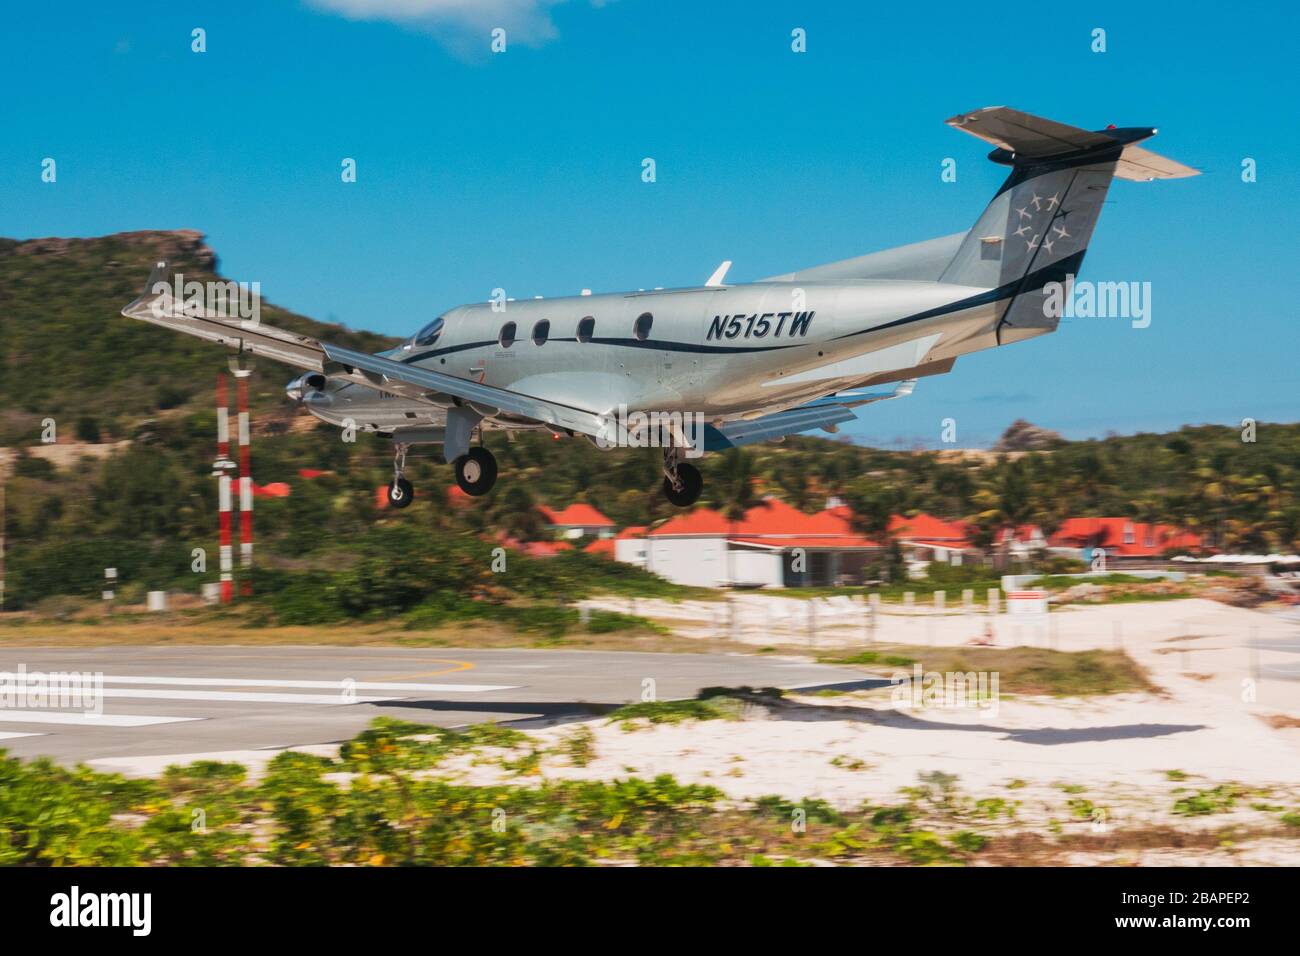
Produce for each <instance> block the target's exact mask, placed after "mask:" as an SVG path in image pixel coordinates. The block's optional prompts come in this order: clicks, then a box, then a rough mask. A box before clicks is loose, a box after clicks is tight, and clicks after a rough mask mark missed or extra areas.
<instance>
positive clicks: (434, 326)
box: [415, 316, 443, 348]
mask: <svg viewBox="0 0 1300 956" xmlns="http://www.w3.org/2000/svg"><path fill="white" fill-rule="evenodd" d="M442 324H443V323H442V316H438V317H437V318H436V319H434V320H433V321H432V322H430V323H429V324H428V325H426V326H425V327H424V328H422V329H420V331H419V332H416V333H415V344H416V345H417V346H418V347H420V348H425V347H426V346H429V345H432V344H433V343H434V342H436V341H438V336H440V335H442Z"/></svg>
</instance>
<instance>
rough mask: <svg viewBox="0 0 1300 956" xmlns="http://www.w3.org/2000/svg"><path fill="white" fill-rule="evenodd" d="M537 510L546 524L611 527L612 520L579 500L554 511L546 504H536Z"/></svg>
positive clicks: (570, 526)
mask: <svg viewBox="0 0 1300 956" xmlns="http://www.w3.org/2000/svg"><path fill="white" fill-rule="evenodd" d="M537 510H538V511H540V512H541V513H542V516H543V517H544V518H545V519H546V521H547V523H548V524H553V525H560V526H562V527H568V528H577V527H582V528H612V527H614V522H612V521H610V520H609V519H608V518H606V517H605V516H604V515H603V514H601V513H600V512H599V511H597V510H596V509H595V508H593V507H592V506H591V505H589V504H585V503H583V502H581V501H578V502H574V503H573V504H571V505H569V507H567V508H562V509H561V510H559V511H555V510H554V509H552V508H548V507H546V505H538V506H537Z"/></svg>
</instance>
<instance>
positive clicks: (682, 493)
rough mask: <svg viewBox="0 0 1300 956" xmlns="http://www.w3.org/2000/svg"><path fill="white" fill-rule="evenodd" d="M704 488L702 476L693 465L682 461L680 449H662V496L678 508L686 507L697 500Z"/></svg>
mask: <svg viewBox="0 0 1300 956" xmlns="http://www.w3.org/2000/svg"><path fill="white" fill-rule="evenodd" d="M703 490H704V476H703V475H701V474H700V470H699V469H698V468H696V467H695V466H694V465H690V464H687V463H686V462H684V461H682V450H681V449H680V448H677V447H675V446H674V447H670V448H665V449H664V497H665V498H667V499H668V500H669V501H670V502H672V503H673V504H675V505H676V506H677V507H678V508H686V507H689V506H690V505H693V504H695V502H696V501H698V500H699V497H700V492H701V491H703Z"/></svg>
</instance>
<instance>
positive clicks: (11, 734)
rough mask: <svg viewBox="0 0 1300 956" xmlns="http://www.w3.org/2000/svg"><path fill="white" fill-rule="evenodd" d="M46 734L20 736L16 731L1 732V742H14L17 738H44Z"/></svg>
mask: <svg viewBox="0 0 1300 956" xmlns="http://www.w3.org/2000/svg"><path fill="white" fill-rule="evenodd" d="M44 736H45V735H44V734H20V733H18V732H17V731H15V730H0V740H13V739H14V738H15V737H44Z"/></svg>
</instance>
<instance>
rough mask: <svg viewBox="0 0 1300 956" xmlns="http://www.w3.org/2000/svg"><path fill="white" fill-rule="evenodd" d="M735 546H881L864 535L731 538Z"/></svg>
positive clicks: (850, 547)
mask: <svg viewBox="0 0 1300 956" xmlns="http://www.w3.org/2000/svg"><path fill="white" fill-rule="evenodd" d="M728 540H729V541H731V542H732V543H733V544H752V545H755V546H758V547H764V548H805V549H815V548H836V549H840V550H843V549H854V548H857V549H865V548H878V547H880V545H878V544H875V543H874V542H871V541H868V540H867V539H866V538H864V537H862V535H858V534H827V535H807V536H803V537H800V536H781V537H758V538H749V537H735V538H729V539H728Z"/></svg>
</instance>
